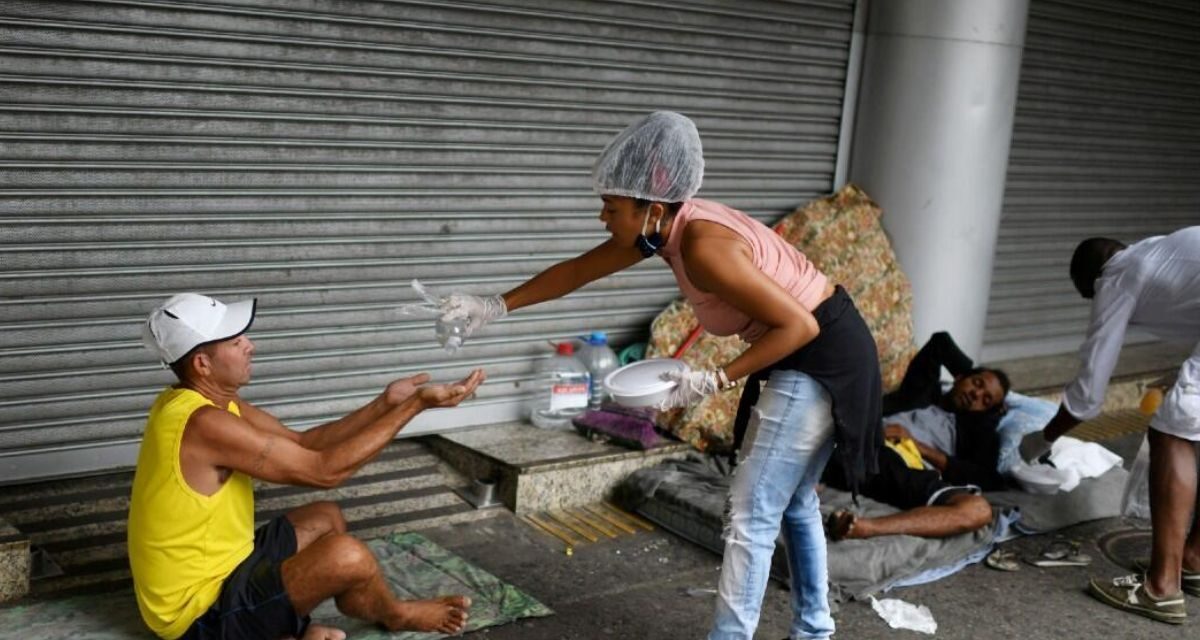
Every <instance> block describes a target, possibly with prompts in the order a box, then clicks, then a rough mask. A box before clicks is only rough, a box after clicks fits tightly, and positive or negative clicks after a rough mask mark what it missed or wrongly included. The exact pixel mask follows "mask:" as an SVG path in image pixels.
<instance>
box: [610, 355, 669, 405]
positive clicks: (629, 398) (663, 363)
mask: <svg viewBox="0 0 1200 640" xmlns="http://www.w3.org/2000/svg"><path fill="white" fill-rule="evenodd" d="M687 369H688V366H687V365H686V364H684V363H683V361H681V360H676V359H674V358H651V359H649V360H639V361H637V362H632V363H630V364H627V365H625V366H623V367H621V368H620V369H617V370H616V371H613V372H612V373H610V374H608V375H607V376H605V377H604V386H605V388H607V389H608V392H609V393H610V394H612V398H613V400H614V401H615V402H616V403H617V404H619V405H621V406H623V407H654V406H658V404H659V403H660V402H662V401H663V400H666V399H667V396H668V395H670V393H671V390H672V389H674V388H675V386H676V385H677V384H678V383H677V382H672V381H670V380H663V379H662V374H664V373H666V372H668V371H686V370H687Z"/></svg>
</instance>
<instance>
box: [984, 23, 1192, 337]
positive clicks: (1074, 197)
mask: <svg viewBox="0 0 1200 640" xmlns="http://www.w3.org/2000/svg"><path fill="white" fill-rule="evenodd" d="M1198 33H1200V6H1198V5H1197V4H1196V2H1194V0H1177V1H1174V2H1171V1H1167V0H1159V1H1154V2H1149V1H1139V2H1127V1H1124V0H1033V2H1032V4H1031V7H1030V14H1029V31H1028V35H1027V37H1026V39H1025V56H1024V60H1023V63H1022V68H1021V85H1020V91H1019V95H1018V100H1017V112H1016V124H1015V128H1014V131H1013V141H1012V152H1011V159H1010V161H1009V169H1008V184H1007V188H1006V193H1005V199H1004V211H1003V216H1002V219H1001V223H1000V238H999V242H998V245H997V250H996V263H995V270H994V272H993V277H992V290H991V298H990V300H989V305H988V320H987V332H986V334H985V343H986V344H985V348H984V354H983V355H984V359H985V360H996V359H1002V358H1011V357H1022V356H1026V355H1033V354H1047V353H1061V352H1066V351H1070V350H1072V349H1075V348H1076V347H1078V345H1079V344H1080V343H1081V342H1082V340H1083V334H1084V331H1085V329H1086V327H1087V318H1088V309H1089V307H1088V305H1087V303H1086V301H1084V300H1082V299H1081V298H1080V297H1079V295H1078V294H1077V293H1075V290H1074V288H1073V287H1072V286H1071V283H1070V280H1069V279H1068V278H1067V266H1068V264H1069V263H1070V256H1071V251H1073V250H1074V248H1075V245H1076V244H1077V243H1078V242H1079V241H1080V240H1082V239H1084V238H1086V237H1090V236H1097V235H1104V236H1111V237H1115V238H1117V239H1120V240H1122V241H1125V242H1131V241H1136V240H1140V239H1142V238H1145V237H1148V236H1153V235H1159V234H1163V233H1167V232H1170V231H1173V230H1175V229H1178V228H1180V227H1185V226H1188V225H1194V224H1200V180H1197V177H1198V176H1200V37H1197V34H1198ZM1130 339H1131V340H1144V339H1146V338H1145V336H1144V335H1136V334H1135V335H1131V337H1130Z"/></svg>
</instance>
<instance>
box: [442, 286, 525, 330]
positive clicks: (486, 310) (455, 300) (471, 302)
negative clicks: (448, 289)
mask: <svg viewBox="0 0 1200 640" xmlns="http://www.w3.org/2000/svg"><path fill="white" fill-rule="evenodd" d="M438 307H439V310H440V311H441V314H442V315H441V320H442V322H450V321H452V320H462V319H464V318H465V319H466V320H467V335H468V336H469V335H471V334H473V333H475V331H476V330H478V329H479V328H480V327H482V326H483V325H485V324H487V323H489V322H491V321H492V320H495V319H497V318H503V317H504V316H506V315H508V307H507V306H505V305H504V298H503V297H502V296H500V295H494V296H487V297H486V298H484V297H480V296H473V295H471V294H469V293H452V294H450V295H448V296H446V297H445V298H443V299H442V300H441V302H440V303H439V304H438Z"/></svg>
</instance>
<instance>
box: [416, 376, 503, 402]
mask: <svg viewBox="0 0 1200 640" xmlns="http://www.w3.org/2000/svg"><path fill="white" fill-rule="evenodd" d="M486 379H487V375H486V374H484V373H483V369H476V370H474V371H472V372H471V375H469V376H467V377H465V378H463V379H462V380H459V381H458V382H452V383H449V384H427V385H425V386H423V387H420V388H419V389H417V398H418V399H419V400H420V401H421V404H423V405H425V408H426V409H433V408H442V407H453V406H457V405H458V403H460V402H462V401H463V400H466V399H467V398H469V397H471V395H472V394H474V393H475V390H476V389H478V388H479V385H480V384H482V383H483V381H484V380H486Z"/></svg>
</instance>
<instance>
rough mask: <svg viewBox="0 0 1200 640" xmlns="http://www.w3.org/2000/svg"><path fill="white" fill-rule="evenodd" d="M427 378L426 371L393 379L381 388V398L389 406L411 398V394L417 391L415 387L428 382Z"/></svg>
mask: <svg viewBox="0 0 1200 640" xmlns="http://www.w3.org/2000/svg"><path fill="white" fill-rule="evenodd" d="M429 380H430V378H429V374H428V373H418V374H417V375H415V376H409V377H407V378H400V379H398V380H393V381H392V382H391V383H390V384H388V386H387V388H386V389H384V390H383V399H384V401H385V402H387V403H388V405H389V406H392V407H394V406H396V405H398V404H400V403H401V402H404V401H405V400H408V399H409V398H411V397H412V394H414V393H416V392H417V388H418V387H420V386H421V385H423V384H425V383H427V382H429Z"/></svg>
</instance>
